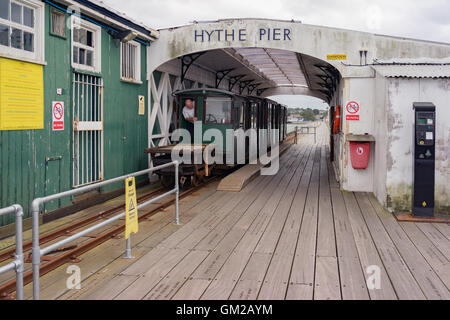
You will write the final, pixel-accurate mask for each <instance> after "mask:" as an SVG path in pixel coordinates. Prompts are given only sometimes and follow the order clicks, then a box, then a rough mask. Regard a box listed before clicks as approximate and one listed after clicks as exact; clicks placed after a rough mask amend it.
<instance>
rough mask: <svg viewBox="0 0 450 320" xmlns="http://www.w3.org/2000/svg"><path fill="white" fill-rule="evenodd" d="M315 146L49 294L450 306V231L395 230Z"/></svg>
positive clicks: (139, 238) (210, 194) (116, 243)
mask: <svg viewBox="0 0 450 320" xmlns="http://www.w3.org/2000/svg"><path fill="white" fill-rule="evenodd" d="M322 129H323V128H322ZM317 141H318V144H317V145H314V146H313V145H309V146H293V147H291V148H290V149H289V150H288V151H287V152H286V153H285V154H284V155H283V156H282V157H281V159H280V171H279V173H278V174H277V175H275V176H266V177H264V176H259V177H257V178H255V179H254V180H252V181H251V182H250V183H249V184H248V185H247V186H246V187H245V188H243V189H242V190H241V191H240V192H238V193H232V192H218V191H216V190H215V189H213V186H212V185H211V186H210V187H208V188H205V189H204V190H202V192H201V193H198V194H194V195H191V196H189V197H188V198H186V199H183V200H182V201H181V202H180V204H181V206H182V215H181V218H182V223H183V225H182V226H181V227H180V226H174V225H173V224H172V219H173V207H170V208H167V209H166V211H165V212H161V213H158V214H157V215H155V216H153V217H151V218H150V219H149V220H146V221H143V222H142V224H141V225H140V232H139V233H138V234H137V235H136V236H133V245H134V248H133V254H134V255H135V256H136V259H135V260H125V259H122V255H123V250H124V248H123V247H124V240H123V239H112V240H111V241H108V242H106V243H105V244H103V245H102V246H100V247H98V248H96V249H94V250H92V251H91V253H90V254H89V253H87V254H86V255H83V257H84V260H83V261H82V262H81V263H80V264H79V265H80V266H82V270H83V282H82V289H81V290H79V291H78V290H77V291H74V290H70V291H68V290H67V289H65V288H63V287H62V286H63V284H64V282H65V279H66V278H67V274H65V268H66V266H63V267H61V268H59V269H58V270H57V271H56V272H55V273H53V272H52V273H51V274H50V275H47V276H44V277H42V280H43V282H45V286H44V288H43V290H42V293H41V294H43V296H44V297H46V298H55V297H59V298H61V299H75V298H77V299H320V300H322V299H346V300H347V299H396V298H400V299H422V298H427V299H449V297H448V293H449V290H448V289H449V281H450V280H449V278H450V275H449V273H450V268H449V251H448V250H449V245H448V244H449V241H450V240H449V226H448V225H447V224H440V225H437V224H424V223H408V224H407V223H398V222H397V221H396V220H395V219H394V218H393V216H392V215H391V214H389V213H387V212H386V211H384V210H383V209H382V207H381V206H380V205H379V204H378V202H377V201H376V199H375V198H374V197H373V195H368V194H362V193H348V192H341V191H340V190H339V184H338V183H337V181H336V180H335V176H334V172H333V170H334V169H333V168H332V166H331V164H330V163H329V161H328V156H329V150H328V147H327V146H323V144H324V143H326V141H327V139H326V137H322V138H318V140H317ZM215 185H216V186H217V184H215ZM96 259H98V260H100V261H96ZM373 265H377V266H379V267H380V268H381V281H382V284H381V289H380V290H368V288H367V284H366V277H368V276H369V275H368V274H367V273H366V270H367V267H368V266H373ZM52 275H53V276H52ZM54 275H56V277H55V276H54ZM52 277H53V278H52ZM28 290H29V288H28Z"/></svg>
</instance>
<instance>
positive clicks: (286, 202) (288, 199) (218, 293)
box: [204, 149, 310, 298]
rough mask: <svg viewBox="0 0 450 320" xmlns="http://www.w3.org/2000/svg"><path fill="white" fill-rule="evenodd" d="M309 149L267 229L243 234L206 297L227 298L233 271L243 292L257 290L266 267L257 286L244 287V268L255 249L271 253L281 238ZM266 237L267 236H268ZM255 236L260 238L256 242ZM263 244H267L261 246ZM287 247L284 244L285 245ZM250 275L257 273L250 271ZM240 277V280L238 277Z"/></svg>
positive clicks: (256, 252) (261, 253)
mask: <svg viewBox="0 0 450 320" xmlns="http://www.w3.org/2000/svg"><path fill="white" fill-rule="evenodd" d="M309 153H310V149H307V150H306V151H305V152H304V153H303V154H302V157H301V161H300V165H299V166H298V167H297V169H296V170H295V173H294V175H293V176H292V178H291V180H290V182H289V185H288V187H287V188H286V190H285V191H284V195H283V198H281V200H280V202H279V203H278V206H277V208H276V214H272V217H271V220H270V222H269V223H268V224H267V225H266V226H265V230H270V231H269V232H267V231H265V230H264V231H262V232H260V233H259V239H258V237H254V236H253V235H251V233H249V234H246V235H244V237H243V238H242V240H241V242H240V243H241V244H243V245H241V246H239V245H238V246H237V248H236V249H235V252H234V253H233V256H232V257H231V258H230V260H229V261H227V263H226V264H225V265H224V266H223V267H222V269H221V270H220V272H219V273H218V275H217V276H216V279H217V281H215V282H213V283H212V284H211V286H210V287H209V288H208V291H207V292H206V293H205V295H204V297H205V298H221V297H225V298H228V297H229V296H230V295H231V294H232V291H233V289H234V287H235V286H234V285H233V286H231V285H229V284H228V283H227V279H229V277H228V275H232V279H233V281H235V282H238V284H239V288H238V289H237V290H241V289H242V290H244V292H247V293H248V292H250V293H254V294H257V291H258V288H259V285H260V283H261V281H262V278H263V277H264V274H265V272H262V270H264V267H263V266H262V265H258V269H261V272H259V276H260V277H259V278H258V279H257V281H259V283H258V282H254V281H250V283H251V284H252V283H253V284H256V285H257V286H258V287H257V288H252V287H250V288H242V287H241V286H242V285H245V284H247V282H248V281H244V280H247V279H246V278H245V277H246V276H247V275H248V274H249V273H248V272H245V271H244V274H243V276H244V277H241V278H239V276H240V275H241V273H242V271H243V270H244V268H246V267H247V266H250V267H251V266H255V264H254V262H253V261H251V256H252V252H253V255H256V256H257V257H258V258H261V257H266V258H267V257H270V256H271V255H272V253H273V251H274V250H275V247H276V244H277V241H278V238H279V236H280V234H281V229H282V228H283V224H284V221H285V219H286V216H287V213H288V212H289V210H290V207H291V203H292V200H293V198H294V194H295V192H296V190H297V186H298V184H299V182H300V178H301V177H302V174H303V172H304V168H305V165H306V162H307V159H308V156H309ZM266 235H267V237H265V238H264V236H266ZM246 236H247V237H248V236H249V237H251V238H252V240H253V241H251V240H250V241H248V239H247V237H246ZM255 239H256V240H257V241H258V242H257V243H255ZM249 243H252V244H254V246H256V247H253V248H251V247H250V246H249V245H248V244H249ZM261 244H264V245H262V246H261ZM283 248H284V247H283ZM264 262H265V263H266V264H265V265H268V264H269V263H270V259H266V260H264ZM250 276H251V277H254V276H252V275H250ZM238 279H239V281H238Z"/></svg>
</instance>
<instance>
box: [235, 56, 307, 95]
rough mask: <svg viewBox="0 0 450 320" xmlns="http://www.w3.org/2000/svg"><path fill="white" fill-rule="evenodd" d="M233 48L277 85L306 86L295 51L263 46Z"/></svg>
mask: <svg viewBox="0 0 450 320" xmlns="http://www.w3.org/2000/svg"><path fill="white" fill-rule="evenodd" d="M234 50H235V51H236V52H237V53H238V54H239V55H241V56H242V58H243V59H244V60H246V61H247V62H248V63H249V64H250V65H252V66H254V67H255V68H257V69H258V70H259V71H260V72H261V73H263V74H264V75H265V76H266V77H267V78H268V79H270V80H272V81H273V82H274V83H276V84H277V85H297V86H307V83H306V80H305V76H304V74H303V71H302V69H301V67H300V63H299V61H298V58H297V54H296V53H295V52H291V51H285V50H277V49H263V48H235V49H234Z"/></svg>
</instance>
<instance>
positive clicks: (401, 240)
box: [357, 194, 450, 300]
mask: <svg viewBox="0 0 450 320" xmlns="http://www.w3.org/2000/svg"><path fill="white" fill-rule="evenodd" d="M357 199H358V201H359V202H360V205H361V203H364V204H365V205H364V206H369V204H371V205H372V207H373V208H374V209H375V210H368V211H367V212H368V213H371V214H372V217H375V218H378V219H379V220H380V221H381V223H382V224H383V225H384V227H385V229H386V231H387V233H388V234H389V236H390V239H391V240H392V242H393V243H394V244H395V246H396V248H397V250H398V251H399V253H400V255H401V256H402V258H403V260H404V261H405V263H406V265H407V266H408V269H409V270H410V271H411V274H412V275H413V276H414V278H415V279H416V281H417V283H418V284H419V286H420V288H421V290H422V292H423V293H424V294H425V296H426V297H427V299H430V300H449V299H450V292H449V291H448V288H447V287H446V286H445V285H444V283H443V282H442V281H441V279H440V278H439V277H438V276H437V274H436V273H435V272H434V270H433V269H432V268H431V266H430V265H429V264H428V262H427V261H426V260H425V258H424V257H423V256H422V254H421V253H420V251H419V250H417V248H416V246H415V245H414V244H413V243H412V242H411V240H410V239H409V238H408V236H407V235H406V233H405V232H404V231H403V229H402V228H401V226H400V225H399V223H398V222H397V220H396V219H395V218H394V217H393V216H392V214H390V213H389V212H387V211H386V210H384V209H383V208H382V207H381V205H380V204H379V203H378V201H376V199H374V198H372V197H369V196H368V195H367V194H358V195H357Z"/></svg>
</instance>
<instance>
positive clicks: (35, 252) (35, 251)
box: [31, 198, 41, 300]
mask: <svg viewBox="0 0 450 320" xmlns="http://www.w3.org/2000/svg"><path fill="white" fill-rule="evenodd" d="M40 204H41V200H40V199H39V198H38V199H34V200H33V202H32V204H31V208H32V209H31V214H32V239H33V246H32V249H31V255H32V259H31V261H32V267H33V298H34V300H39V267H40V264H41V249H40V247H39V206H40Z"/></svg>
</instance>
